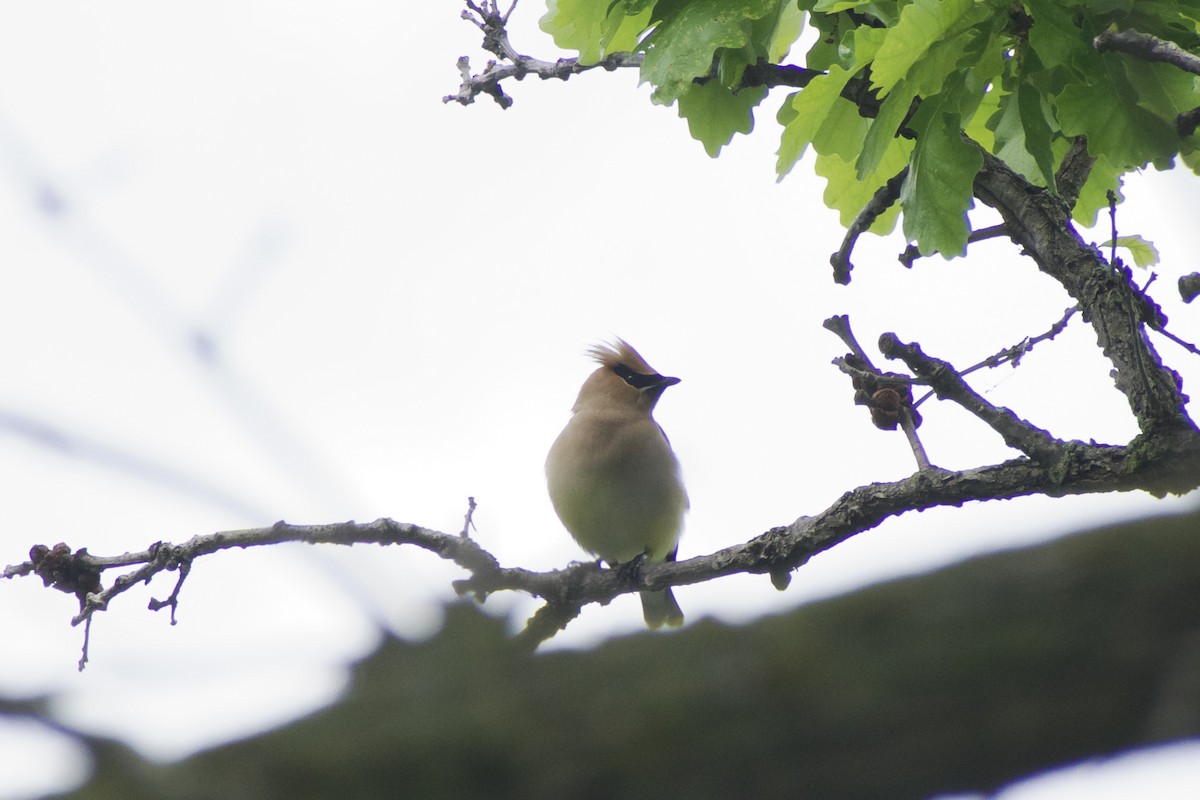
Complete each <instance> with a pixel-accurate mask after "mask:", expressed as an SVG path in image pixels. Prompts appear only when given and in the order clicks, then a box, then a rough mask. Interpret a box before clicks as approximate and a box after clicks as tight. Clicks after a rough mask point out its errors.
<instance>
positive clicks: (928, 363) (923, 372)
mask: <svg viewBox="0 0 1200 800" xmlns="http://www.w3.org/2000/svg"><path fill="white" fill-rule="evenodd" d="M879 349H880V350H881V351H882V352H883V354H884V355H885V356H887V357H888V358H895V359H900V360H901V361H903V362H904V363H905V364H906V365H907V366H908V368H909V369H911V370H912V371H913V372H914V373H916V374H917V375H920V376H921V377H923V378H926V379H927V380H928V381H929V384H930V386H932V387H933V390H934V391H935V392H936V393H937V396H938V397H940V398H942V399H946V400H952V401H954V402H956V403H958V404H959V405H960V406H962V407H963V408H965V409H966V410H967V411H970V412H971V413H972V414H974V415H975V416H976V417H978V418H979V419H981V420H983V421H984V422H985V423H987V425H988V426H989V427H990V428H992V430H994V431H996V433H998V434H1000V436H1001V437H1003V439H1004V442H1005V444H1007V445H1008V446H1009V447H1012V448H1014V449H1017V450H1020V451H1021V452H1022V453H1024V454H1025V455H1027V456H1029V457H1030V458H1032V459H1034V460H1035V461H1038V462H1040V463H1043V464H1048V465H1049V464H1053V463H1054V462H1056V461H1057V460H1058V459H1059V458H1060V457H1061V456H1062V453H1063V447H1064V445H1063V443H1062V442H1060V441H1058V440H1057V439H1055V438H1054V437H1053V436H1051V435H1050V434H1049V433H1048V432H1047V431H1044V430H1042V429H1041V428H1038V427H1036V426H1035V425H1032V424H1030V423H1029V422H1026V421H1025V420H1023V419H1021V418H1020V417H1018V416H1017V415H1016V414H1014V413H1013V412H1012V411H1010V410H1008V409H1007V408H1002V407H1000V406H995V405H992V404H991V403H989V402H988V401H987V400H984V399H983V397H982V396H980V395H979V394H978V393H977V392H976V391H975V390H974V389H972V388H971V387H970V386H968V385H967V383H966V381H964V380H963V378H962V375H961V374H960V373H959V372H958V371H956V370H955V369H954V367H952V366H951V365H950V364H949V363H947V362H945V361H942V360H940V359H937V358H933V357H932V356H928V355H926V354H925V353H924V352H923V351H922V350H921V347H920V345H918V344H916V343H915V342H914V343H912V344H904V343H902V342H901V341H900V339H899V338H897V336H896V335H895V334H894V333H885V334H883V335H882V336H880V337H879Z"/></svg>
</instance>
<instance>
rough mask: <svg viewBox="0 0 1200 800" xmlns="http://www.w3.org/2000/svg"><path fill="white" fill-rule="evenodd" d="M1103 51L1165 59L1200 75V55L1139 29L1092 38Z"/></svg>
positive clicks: (1145, 58)
mask: <svg viewBox="0 0 1200 800" xmlns="http://www.w3.org/2000/svg"><path fill="white" fill-rule="evenodd" d="M1092 45H1093V46H1094V47H1095V48H1096V50H1097V51H1099V52H1101V53H1106V52H1109V51H1110V50H1116V51H1118V52H1121V53H1128V54H1129V55H1131V56H1137V57H1138V58H1140V59H1143V60H1145V61H1163V62H1166V63H1168V64H1171V65H1173V66H1176V67H1179V68H1180V69H1182V70H1185V71H1187V72H1191V73H1192V74H1194V75H1200V56H1195V55H1192V54H1191V53H1189V52H1188V51H1187V50H1184V49H1183V48H1182V47H1180V46H1179V45H1177V44H1175V43H1174V42H1168V41H1167V40H1166V39H1159V38H1158V37H1157V36H1151V35H1150V34H1148V33H1140V32H1138V31H1133V30H1129V31H1104V32H1102V33H1101V34H1100V35H1099V36H1097V37H1096V38H1095V39H1093V40H1092Z"/></svg>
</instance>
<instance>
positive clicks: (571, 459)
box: [546, 339, 690, 628]
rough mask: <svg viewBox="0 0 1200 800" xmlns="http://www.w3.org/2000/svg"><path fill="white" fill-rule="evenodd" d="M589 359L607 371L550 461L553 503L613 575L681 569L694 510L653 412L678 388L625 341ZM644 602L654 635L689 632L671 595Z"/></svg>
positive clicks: (597, 349)
mask: <svg viewBox="0 0 1200 800" xmlns="http://www.w3.org/2000/svg"><path fill="white" fill-rule="evenodd" d="M588 354H589V355H590V356H591V357H592V358H594V359H595V360H596V361H597V362H598V363H599V364H600V366H599V367H598V368H597V369H596V370H595V371H594V372H593V373H592V374H591V375H589V376H588V378H587V380H585V381H584V382H583V386H582V388H580V390H579V397H578V399H576V401H575V405H574V407H573V408H572V409H571V418H570V420H569V421H568V422H567V425H566V427H565V428H563V431H562V433H560V434H559V435H558V438H557V439H555V441H554V444H553V445H552V446H551V447H550V453H549V454H548V455H547V457H546V483H547V488H548V489H549V493H550V502H551V504H552V505H553V506H554V511H555V513H557V514H558V518H559V519H560V520H561V521H562V524H563V526H564V527H565V528H566V529H567V531H568V532H569V533H570V534H571V536H572V537H573V538H574V539H575V541H576V542H577V543H578V544H579V546H580V547H582V548H583V549H584V550H586V551H587V552H588V553H590V554H592V555H593V556H595V557H597V558H599V559H600V560H602V561H604V562H606V563H607V564H608V565H609V566H610V567H618V568H620V567H622V566H627V565H631V564H632V565H633V566H634V567H635V568H636V567H637V566H639V565H640V564H641V563H642V562H643V560H644V561H646V562H651V563H653V562H659V561H674V560H675V555H676V553H677V552H678V549H679V537H680V534H681V533H682V530H683V517H684V514H685V513H686V512H687V510H688V508H689V505H690V502H689V500H688V495H687V490H686V489H685V488H684V485H683V478H682V476H681V475H680V467H679V460H678V459H677V458H676V457H675V452H674V451H673V450H672V449H671V443H670V441H669V440H668V439H667V435H666V434H665V433H664V432H663V429H662V427H661V426H659V424H658V423H657V422H655V420H654V407H655V406H656V405H657V404H658V401H659V398H661V397H662V394H663V391H664V390H666V388H667V387H668V386H674V385H675V384H677V383H679V378H671V377H667V376H664V375H660V374H659V373H658V372H657V371H656V370H655V369H654V368H653V367H651V366H650V365H649V364H647V363H646V360H645V359H644V358H642V357H641V355H640V354H638V352H637V351H636V350H634V349H633V348H632V347H630V346H629V344H628V343H627V342H625V341H624V340H623V339H617V340H616V341H615V343H612V344H608V343H603V344H598V345H595V346H594V347H592V348H591V349H589V350H588ZM641 600H642V615H643V617H644V618H645V620H646V624H647V625H648V626H649V627H650V628H660V627H662V626H663V625H668V626H671V627H678V626H679V625H682V624H683V611H681V610H680V608H679V604H678V603H677V602H675V595H674V594H673V593H672V592H671V589H670V587H668V588H666V589H662V590H658V591H643V592H641Z"/></svg>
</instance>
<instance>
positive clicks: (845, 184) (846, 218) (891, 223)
mask: <svg viewBox="0 0 1200 800" xmlns="http://www.w3.org/2000/svg"><path fill="white" fill-rule="evenodd" d="M912 150H913V143H912V141H910V140H908V139H892V140H891V142H889V144H888V147H887V149H886V150H885V151H884V152H883V155H882V156H881V157H880V159H879V164H878V166H877V167H876V168H875V170H874V171H873V172H871V173H870V174H869V175H867V176H866V177H865V178H863V179H862V180H859V179H858V177H857V168H856V167H855V164H854V162H852V161H845V160H843V159H842V158H841V157H839V156H836V155H824V154H821V155H818V156H817V159H816V164H815V165H814V170H815V171H816V173H817V174H818V175H820V176H821V177H823V178H825V181H826V186H825V194H824V198H823V199H824V201H825V205H826V206H828V207H829V208H832V209H835V210H836V211H837V212H838V214H839V218H840V220H841V223H842V225H849V224H850V223H851V222H853V221H854V218H855V217H857V216H858V214H859V212H860V211H862V210H863V208H864V207H865V206H866V205H867V203H868V202H870V200H871V198H872V197H874V196H875V192H877V191H878V190H879V188H880V187H881V186H883V184H885V183H886V182H887V181H888V180H889V179H891V178H892V177H894V176H895V175H898V174H899V173H900V171H901V170H902V169H904V167H905V166H906V165H907V164H908V160H909V157H910V156H911V154H912ZM899 213H900V205H899V203H895V204H893V205H892V207H891V208H889V209H888V210H887V211H886V212H885V213H883V214H881V215H880V216H879V218H878V219H876V220H875V222H874V224H872V225H871V227H870V231H871V233H876V234H879V235H881V236H882V235H885V234H888V233H890V232H891V230H892V228H894V227H895V225H896V218H897V217H898V216H899Z"/></svg>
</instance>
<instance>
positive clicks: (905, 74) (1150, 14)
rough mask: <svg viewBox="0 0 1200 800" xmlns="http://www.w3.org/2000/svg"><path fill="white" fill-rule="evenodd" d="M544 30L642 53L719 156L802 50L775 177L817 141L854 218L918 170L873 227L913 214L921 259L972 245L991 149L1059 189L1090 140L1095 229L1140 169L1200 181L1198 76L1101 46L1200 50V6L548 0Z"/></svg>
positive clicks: (830, 182) (582, 48) (1082, 198)
mask: <svg viewBox="0 0 1200 800" xmlns="http://www.w3.org/2000/svg"><path fill="white" fill-rule="evenodd" d="M541 26H542V28H543V29H544V30H545V31H547V32H548V33H550V34H551V35H552V36H553V37H554V40H555V42H556V43H557V44H558V45H559V46H561V47H564V48H568V49H572V50H576V51H578V53H579V58H580V61H581V62H582V63H595V62H597V61H599V60H601V59H603V58H605V57H607V56H611V55H612V54H613V53H617V52H624V51H631V52H634V53H638V54H640V55H642V56H643V60H642V62H641V66H640V69H641V78H642V80H643V81H645V82H648V83H650V84H651V85H652V86H653V95H652V99H653V100H654V102H656V103H661V104H664V105H671V104H677V107H678V111H679V114H680V116H682V117H684V118H686V119H687V120H688V124H689V127H690V130H691V134H692V136H693V137H694V138H696V139H698V140H699V141H700V142H701V143H703V145H704V147H705V149H706V150H707V151H708V153H709V154H710V155H712V156H716V155H717V154H718V153H719V152H720V150H721V148H722V147H723V146H725V145H726V144H728V143H729V142H730V141H731V140H732V138H733V136H734V134H736V133H749V132H750V131H751V130H752V129H753V127H754V114H755V110H756V109H757V108H758V107H759V105H760V104H761V103H762V101H763V99H764V98H765V97H766V95H767V89H768V86H767V85H764V83H765V82H763V81H762V80H760V79H759V80H756V77H755V76H757V75H758V74H759V73H758V71H757V70H756V69H754V68H755V67H756V66H759V65H763V64H778V63H780V62H781V61H782V60H783V59H784V58H786V57H787V54H788V52H789V51H790V50H791V49H792V48H793V46H795V45H796V44H797V43H798V42H804V43H805V44H806V45H807V51H806V52H805V53H804V54H803V56H802V58H801V64H799V65H796V66H800V67H802V69H803V70H805V74H807V75H810V76H811V80H809V81H807V83H806V85H804V86H802V87H801V88H799V89H798V90H797V91H794V92H792V93H791V94H790V95H789V96H788V97H787V99H786V100H785V101H784V102H783V105H782V107H781V109H780V110H779V112H778V114H777V122H778V124H779V125H780V127H781V138H780V146H779V152H778V161H777V166H776V169H777V173H778V175H779V176H780V177H781V178H782V177H783V176H785V175H786V174H787V173H788V172H789V171H790V170H791V169H792V168H793V167H794V166H795V165H796V163H797V162H798V161H799V160H800V159H801V158H802V157H803V156H804V155H805V153H806V152H807V151H808V149H809V147H810V146H811V148H812V149H813V150H814V151H815V153H816V156H815V164H814V168H815V170H816V171H817V173H818V174H820V175H821V176H822V177H824V178H825V179H826V181H827V190H826V192H825V202H826V204H827V205H828V206H830V207H831V208H833V209H836V210H837V211H838V212H839V213H840V214H841V217H842V222H843V224H845V225H847V226H849V225H850V224H851V223H852V221H853V220H854V218H855V217H856V215H858V214H859V213H860V212H861V211H862V209H863V208H864V207H865V206H866V205H867V204H868V203H869V202H870V201H871V199H872V198H873V197H874V196H875V194H876V192H878V191H879V190H880V189H881V188H883V187H884V186H885V184H887V182H888V181H889V180H890V179H893V178H894V177H895V176H898V175H900V174H901V173H902V171H906V172H905V174H904V179H903V185H902V187H901V189H900V196H899V204H898V206H896V205H893V206H892V207H891V208H890V209H888V210H887V211H885V212H884V213H882V214H880V215H878V216H877V217H876V218H875V219H874V221H873V223H872V226H871V228H870V230H871V231H872V232H875V233H887V232H889V231H890V230H891V229H892V228H893V227H894V226H895V223H896V220H897V217H898V216H899V214H900V213H901V212H902V213H903V220H904V222H903V228H904V234H905V236H906V237H907V238H908V239H909V240H910V241H913V242H915V243H916V245H917V248H918V250H919V251H920V253H922V254H929V253H932V252H935V251H936V252H940V253H942V254H943V255H945V256H954V255H960V254H962V253H964V252H965V248H966V245H967V241H968V236H969V235H970V232H971V231H970V223H969V221H968V219H967V211H968V210H969V209H970V208H971V206H972V204H973V197H972V195H973V192H972V188H973V183H974V180H975V177H976V175H977V174H978V172H979V170H980V168H981V166H982V163H983V161H982V159H983V155H984V153H985V152H986V153H988V154H991V155H994V156H996V157H997V158H999V159H1001V160H1002V161H1004V162H1005V163H1006V164H1008V165H1009V166H1010V167H1011V168H1013V169H1014V170H1016V171H1017V172H1018V173H1020V174H1021V175H1022V176H1024V177H1025V178H1026V179H1027V180H1028V181H1030V182H1031V183H1032V184H1034V185H1035V186H1038V187H1044V188H1045V189H1047V190H1049V191H1051V192H1057V191H1058V189H1059V187H1058V186H1057V185H1056V174H1057V173H1058V170H1059V169H1060V168H1061V167H1062V165H1063V161H1064V158H1066V157H1067V155H1068V151H1069V148H1070V146H1071V143H1072V142H1073V141H1074V140H1076V139H1077V138H1080V137H1082V139H1085V140H1086V142H1087V153H1088V155H1089V156H1090V158H1091V159H1094V162H1093V164H1092V168H1091V170H1090V172H1089V174H1088V179H1087V181H1086V183H1085V184H1084V185H1083V186H1082V188H1078V194H1077V196H1076V189H1077V187H1071V189H1070V190H1069V191H1067V192H1064V193H1063V194H1064V197H1065V202H1066V205H1068V206H1070V207H1072V212H1073V215H1074V218H1075V219H1076V221H1079V222H1081V223H1083V224H1086V225H1091V224H1093V223H1094V221H1095V217H1096V213H1097V211H1098V210H1099V209H1101V208H1103V207H1105V206H1106V205H1107V196H1108V193H1109V192H1110V191H1117V190H1118V189H1119V185H1120V177H1121V175H1122V174H1123V173H1125V172H1127V171H1129V170H1134V169H1140V168H1143V167H1145V166H1147V165H1150V164H1152V165H1154V166H1155V167H1158V168H1167V167H1170V166H1171V165H1172V164H1173V163H1174V160H1175V159H1176V158H1181V159H1182V160H1183V161H1184V162H1185V163H1186V164H1187V165H1188V166H1189V167H1191V168H1192V169H1193V170H1197V171H1200V139H1198V138H1197V136H1196V134H1195V131H1194V130H1191V131H1189V130H1188V129H1187V127H1186V126H1182V125H1177V121H1178V120H1180V119H1181V118H1182V116H1183V115H1186V114H1187V113H1188V112H1190V111H1192V110H1193V109H1195V108H1196V107H1197V106H1200V76H1197V75H1195V74H1192V73H1190V72H1188V71H1185V70H1184V69H1180V68H1179V66H1177V65H1175V64H1171V63H1166V62H1163V61H1153V60H1147V59H1144V58H1140V57H1138V56H1136V55H1132V54H1129V53H1125V52H1120V51H1113V50H1105V51H1103V52H1102V51H1101V48H1099V47H1098V46H1097V44H1096V37H1097V36H1100V35H1101V34H1103V33H1105V32H1106V31H1137V32H1139V33H1140V34H1143V35H1147V36H1151V37H1155V38H1156V39H1158V40H1162V41H1163V42H1167V43H1171V44H1173V45H1174V46H1176V47H1177V48H1179V49H1180V50H1181V51H1182V52H1184V53H1185V54H1186V53H1192V54H1195V53H1196V52H1200V5H1198V4H1196V3H1195V2H1190V1H1189V0H1138V1H1137V2H1134V0H1019V1H1018V2H1012V1H1011V0H614V1H612V2H599V1H598V0H550V2H549V9H548V11H547V13H546V14H545V16H543V17H542V20H541ZM806 27H807V28H808V29H809V35H807V36H804V37H803V38H802V36H801V35H802V33H803V32H804V30H805V28H806Z"/></svg>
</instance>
